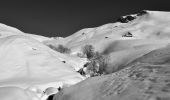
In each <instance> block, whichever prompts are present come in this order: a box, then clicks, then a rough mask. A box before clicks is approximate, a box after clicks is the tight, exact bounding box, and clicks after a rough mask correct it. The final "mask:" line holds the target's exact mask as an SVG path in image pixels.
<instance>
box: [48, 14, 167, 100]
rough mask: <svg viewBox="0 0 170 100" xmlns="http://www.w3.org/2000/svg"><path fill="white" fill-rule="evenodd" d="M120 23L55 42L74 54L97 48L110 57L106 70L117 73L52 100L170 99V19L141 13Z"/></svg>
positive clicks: (70, 88)
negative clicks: (83, 49)
mask: <svg viewBox="0 0 170 100" xmlns="http://www.w3.org/2000/svg"><path fill="white" fill-rule="evenodd" d="M118 21H119V22H116V23H110V24H106V25H103V26H99V27H96V28H87V29H83V30H80V31H78V32H76V33H75V34H73V35H71V36H69V37H66V38H63V39H57V40H54V41H55V42H57V44H59V43H61V44H63V45H65V46H67V47H69V48H71V49H72V51H74V52H81V48H82V46H84V45H87V44H91V45H93V46H94V48H95V50H96V51H99V52H100V53H102V54H103V55H106V56H109V58H110V59H109V62H108V66H107V69H106V70H107V72H108V73H113V72H115V73H113V74H110V75H103V76H99V77H94V78H89V79H86V80H85V81H83V82H80V83H78V84H76V85H74V86H71V87H69V88H65V89H64V90H62V91H60V92H59V93H57V94H56V95H55V96H54V99H53V100H84V99H86V100H137V99H138V100H169V99H170V97H169V94H170V91H169V80H170V79H169V76H168V75H169V54H170V53H169V44H170V13H169V12H161V11H142V12H140V13H138V14H133V15H127V16H123V17H121V18H119V19H118ZM54 41H50V42H52V43H55V42H54ZM50 42H49V41H48V43H50Z"/></svg>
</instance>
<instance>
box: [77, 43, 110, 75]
mask: <svg viewBox="0 0 170 100" xmlns="http://www.w3.org/2000/svg"><path fill="white" fill-rule="evenodd" d="M82 50H83V54H84V55H86V57H87V58H88V60H89V62H88V63H87V64H86V66H85V67H86V72H83V71H84V70H83V69H81V70H80V74H82V75H84V73H85V74H89V75H90V76H91V77H93V76H98V75H102V74H104V73H105V69H106V68H107V65H108V58H107V57H105V56H104V55H102V54H101V53H99V52H95V51H94V47H93V46H92V45H85V46H84V47H83V49H82Z"/></svg>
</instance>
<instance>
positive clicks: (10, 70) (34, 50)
mask: <svg viewBox="0 0 170 100" xmlns="http://www.w3.org/2000/svg"><path fill="white" fill-rule="evenodd" d="M63 61H65V62H63ZM84 63H86V59H83V58H78V57H72V56H69V55H64V54H61V53H59V52H56V51H54V50H52V49H50V48H49V47H47V46H46V45H43V44H42V43H41V42H39V41H38V40H35V39H33V38H31V37H29V36H25V35H11V36H6V37H4V38H0V76H1V77H0V87H11V86H13V87H18V88H22V89H27V88H30V90H32V89H33V88H34V89H36V90H39V92H41V93H43V92H42V91H44V90H45V89H47V88H48V87H55V88H58V87H59V86H62V85H72V84H75V83H77V82H80V81H82V80H83V79H84V77H83V76H81V75H80V74H79V73H77V72H76V70H78V69H79V68H81V67H83V65H84ZM5 89H6V88H5ZM7 89H8V88H7ZM0 90H2V91H3V88H0ZM14 90H15V89H14ZM9 91H10V88H9ZM1 93H3V92H0V95H2V94H1ZM6 96H10V95H6ZM11 96H13V94H12V95H11ZM4 98H5V97H4ZM11 98H12V97H11ZM1 100H8V99H1ZM12 100H13V99H12ZM14 100H17V99H14Z"/></svg>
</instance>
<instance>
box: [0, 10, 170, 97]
mask: <svg viewBox="0 0 170 100" xmlns="http://www.w3.org/2000/svg"><path fill="white" fill-rule="evenodd" d="M131 16H132V17H134V19H133V20H131V21H129V22H126V23H122V22H116V23H109V24H105V25H102V26H99V27H95V28H86V29H82V30H80V31H78V32H76V33H74V34H73V35H70V36H68V37H65V38H61V37H60V38H49V37H44V36H39V35H34V34H28V33H24V32H22V31H20V30H18V29H16V28H13V27H10V26H7V25H4V24H0V76H1V77H0V98H1V100H18V99H17V98H20V99H21V98H22V99H21V100H39V99H40V97H42V98H43V99H44V97H43V96H42V95H46V94H44V92H43V91H46V92H45V93H47V94H48V95H49V94H51V93H53V92H54V93H55V92H57V88H58V87H60V86H61V87H62V86H63V85H65V86H71V85H73V84H76V83H78V82H80V81H82V80H84V79H85V77H83V76H81V75H80V74H79V73H77V72H76V71H78V70H79V69H80V68H82V67H83V65H84V64H85V63H86V62H87V59H85V58H80V57H77V56H75V55H76V53H79V52H81V49H82V47H83V46H84V45H87V44H90V45H93V46H94V48H95V50H96V51H99V52H100V53H102V54H104V55H109V57H110V60H109V65H110V66H109V67H110V69H108V70H109V71H110V72H112V71H113V70H115V69H116V68H118V67H119V66H126V65H127V64H129V63H130V62H132V61H133V60H135V59H137V58H139V57H141V56H143V55H145V54H147V53H149V52H151V51H153V50H156V49H159V48H163V47H166V46H167V45H169V43H170V39H169V38H170V13H169V12H158V11H146V12H145V14H140V15H137V14H134V15H131ZM123 18H126V16H124V17H123ZM45 44H52V45H55V46H57V45H59V44H62V45H64V46H66V47H68V48H71V54H72V55H69V54H62V53H59V52H57V51H54V50H52V49H51V48H49V47H48V46H46V45H45ZM49 91H50V92H49ZM38 96H39V97H38ZM28 98H29V99H28ZM36 98H37V99H36Z"/></svg>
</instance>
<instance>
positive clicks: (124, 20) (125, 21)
mask: <svg viewBox="0 0 170 100" xmlns="http://www.w3.org/2000/svg"><path fill="white" fill-rule="evenodd" d="M134 19H135V17H133V16H130V15H128V16H121V17H120V18H118V19H117V22H121V23H128V22H129V21H132V20H134Z"/></svg>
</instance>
